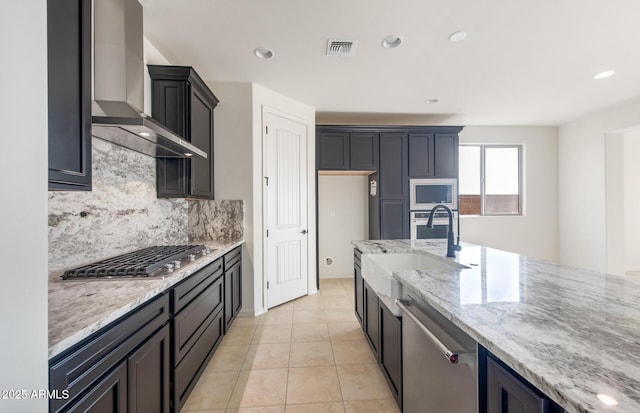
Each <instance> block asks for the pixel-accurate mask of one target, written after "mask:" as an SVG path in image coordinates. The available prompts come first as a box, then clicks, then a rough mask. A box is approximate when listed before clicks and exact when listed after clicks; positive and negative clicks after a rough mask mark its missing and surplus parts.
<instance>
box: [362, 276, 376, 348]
mask: <svg viewBox="0 0 640 413" xmlns="http://www.w3.org/2000/svg"><path fill="white" fill-rule="evenodd" d="M363 296H364V332H365V335H366V337H367V341H368V342H369V345H370V346H371V350H372V351H373V354H375V356H376V359H377V358H378V349H379V339H380V324H379V319H380V316H379V308H378V305H379V304H378V296H377V295H376V292H375V291H374V290H372V289H371V287H370V286H369V284H367V282H366V281H364V283H363Z"/></svg>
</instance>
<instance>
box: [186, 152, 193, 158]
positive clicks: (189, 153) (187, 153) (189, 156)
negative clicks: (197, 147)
mask: <svg viewBox="0 0 640 413" xmlns="http://www.w3.org/2000/svg"><path fill="white" fill-rule="evenodd" d="M184 156H186V157H187V158H191V157H192V156H193V154H192V153H191V152H185V153H184Z"/></svg>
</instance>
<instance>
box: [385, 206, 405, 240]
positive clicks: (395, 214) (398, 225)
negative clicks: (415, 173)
mask: <svg viewBox="0 0 640 413" xmlns="http://www.w3.org/2000/svg"><path fill="white" fill-rule="evenodd" d="M404 238H409V217H408V213H407V204H406V202H405V200H404V199H381V200H380V239H404Z"/></svg>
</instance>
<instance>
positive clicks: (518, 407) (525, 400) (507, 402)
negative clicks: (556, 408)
mask: <svg viewBox="0 0 640 413" xmlns="http://www.w3.org/2000/svg"><path fill="white" fill-rule="evenodd" d="M549 405H550V403H549V399H547V398H546V397H543V396H541V395H539V394H538V393H537V392H535V391H533V390H532V389H530V388H529V387H528V386H527V384H525V383H524V382H522V381H520V380H519V379H518V378H517V377H516V376H514V375H513V374H511V373H510V372H509V371H508V370H507V369H505V368H504V367H502V366H501V365H500V364H499V363H498V362H497V361H495V360H494V359H493V358H492V357H487V410H486V411H487V412H489V413H546V412H548V411H549Z"/></svg>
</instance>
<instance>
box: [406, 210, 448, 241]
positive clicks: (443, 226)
mask: <svg viewBox="0 0 640 413" xmlns="http://www.w3.org/2000/svg"><path fill="white" fill-rule="evenodd" d="M429 215H431V211H412V212H411V213H410V217H411V218H410V223H409V224H410V227H411V239H438V238H445V239H446V238H447V233H448V232H449V214H447V212H446V211H443V210H441V209H440V210H438V211H436V215H435V216H434V217H433V228H429V227H427V221H429ZM457 218H458V212H457V211H453V222H454V225H455V222H457ZM454 230H455V228H454Z"/></svg>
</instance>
